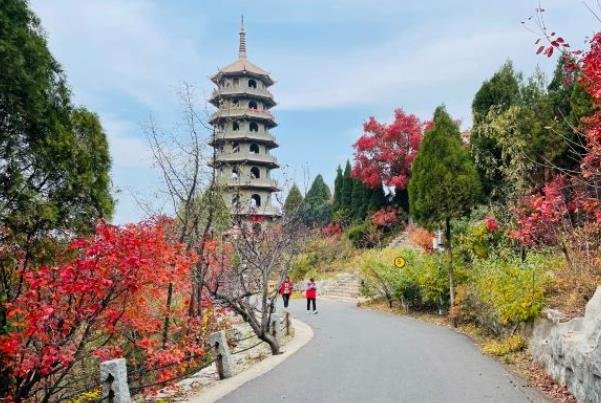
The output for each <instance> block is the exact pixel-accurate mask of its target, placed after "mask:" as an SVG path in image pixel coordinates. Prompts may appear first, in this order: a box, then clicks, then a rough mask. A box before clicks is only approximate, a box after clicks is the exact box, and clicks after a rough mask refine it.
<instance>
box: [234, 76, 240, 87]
mask: <svg viewBox="0 0 601 403" xmlns="http://www.w3.org/2000/svg"><path fill="white" fill-rule="evenodd" d="M239 85H240V79H239V78H237V77H236V78H234V87H238V86H239Z"/></svg>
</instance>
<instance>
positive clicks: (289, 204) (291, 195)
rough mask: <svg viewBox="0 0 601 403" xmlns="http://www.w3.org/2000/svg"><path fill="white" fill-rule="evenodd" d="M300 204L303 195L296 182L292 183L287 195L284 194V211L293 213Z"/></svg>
mask: <svg viewBox="0 0 601 403" xmlns="http://www.w3.org/2000/svg"><path fill="white" fill-rule="evenodd" d="M302 204H303V195H302V194H301V191H300V189H299V188H298V186H296V183H293V184H292V187H291V188H290V191H289V192H288V196H286V201H285V202H284V213H285V214H294V213H296V212H297V211H298V210H299V208H300V206H301V205H302Z"/></svg>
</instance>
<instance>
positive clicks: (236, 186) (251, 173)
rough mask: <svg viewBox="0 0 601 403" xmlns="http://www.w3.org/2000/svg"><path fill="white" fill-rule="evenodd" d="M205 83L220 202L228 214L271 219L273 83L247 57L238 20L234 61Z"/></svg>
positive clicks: (273, 213) (273, 187)
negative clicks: (210, 90)
mask: <svg viewBox="0 0 601 403" xmlns="http://www.w3.org/2000/svg"><path fill="white" fill-rule="evenodd" d="M211 81H213V83H215V85H216V86H217V88H216V89H215V90H214V91H213V94H212V96H211V98H210V100H209V101H210V102H211V104H213V105H214V106H215V107H216V108H217V111H216V112H215V113H213V115H212V116H211V119H210V123H211V125H213V127H214V129H215V130H214V133H215V134H214V136H213V139H212V140H211V146H212V147H213V148H214V150H215V153H214V155H215V158H214V162H213V163H214V164H215V169H216V177H217V181H218V183H219V184H220V185H221V186H222V188H223V189H224V191H223V194H224V199H225V203H226V205H227V206H228V207H229V209H230V212H231V213H232V214H233V215H236V216H240V215H243V216H250V215H253V216H262V217H264V218H268V219H273V218H274V217H277V216H279V215H280V213H279V209H277V208H276V207H275V206H274V205H273V203H272V200H271V194H272V193H273V192H276V191H278V190H279V189H278V185H277V182H276V181H275V180H274V179H272V178H271V171H272V170H273V169H275V168H278V167H279V165H278V163H277V160H276V158H275V157H274V156H273V155H271V150H272V149H274V148H277V147H278V144H277V142H276V140H275V138H274V136H273V135H272V134H271V133H270V129H273V128H274V127H276V126H277V124H276V122H275V119H274V117H273V115H272V114H271V112H270V109H271V108H272V107H273V106H275V102H274V100H273V96H272V95H271V93H270V92H269V91H268V88H269V87H270V86H271V85H273V80H272V79H271V77H269V73H268V72H266V71H265V70H263V69H261V68H260V67H258V66H256V65H254V64H253V63H251V62H250V61H249V60H248V58H247V54H246V32H245V31H244V19H242V21H241V25H240V48H239V52H238V60H236V61H235V62H234V63H232V64H230V65H228V66H226V67H224V68H222V69H220V70H219V71H218V72H217V74H215V75H214V76H213V77H211Z"/></svg>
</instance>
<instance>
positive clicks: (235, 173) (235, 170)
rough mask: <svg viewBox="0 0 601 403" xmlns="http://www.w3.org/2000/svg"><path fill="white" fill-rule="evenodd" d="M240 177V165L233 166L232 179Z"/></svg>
mask: <svg viewBox="0 0 601 403" xmlns="http://www.w3.org/2000/svg"><path fill="white" fill-rule="evenodd" d="M239 177H240V170H239V169H238V167H233V168H232V179H238V178H239Z"/></svg>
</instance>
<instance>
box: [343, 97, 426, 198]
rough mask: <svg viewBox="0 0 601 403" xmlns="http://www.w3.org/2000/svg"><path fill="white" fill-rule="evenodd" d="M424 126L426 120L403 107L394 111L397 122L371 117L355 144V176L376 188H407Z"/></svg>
mask: <svg viewBox="0 0 601 403" xmlns="http://www.w3.org/2000/svg"><path fill="white" fill-rule="evenodd" d="M425 128H426V123H424V122H422V121H420V120H419V118H418V117H417V116H415V115H408V114H406V113H405V112H403V110H402V109H397V110H395V111H394V121H393V122H392V123H390V124H386V123H379V122H378V121H377V120H376V119H375V118H374V117H371V118H369V120H368V121H367V122H365V123H364V124H363V134H362V135H361V137H359V140H357V142H356V143H355V144H354V145H353V147H354V148H355V155H354V159H355V161H354V166H353V176H355V177H356V178H358V179H359V180H361V182H363V183H364V184H365V185H366V186H368V187H370V188H374V189H375V188H377V187H380V186H382V184H384V185H386V186H391V187H395V188H397V189H404V188H406V187H407V184H408V182H409V177H410V174H411V164H412V163H413V160H414V159H415V156H416V155H417V152H418V150H419V146H420V144H421V141H422V138H423V133H424V129H425Z"/></svg>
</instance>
